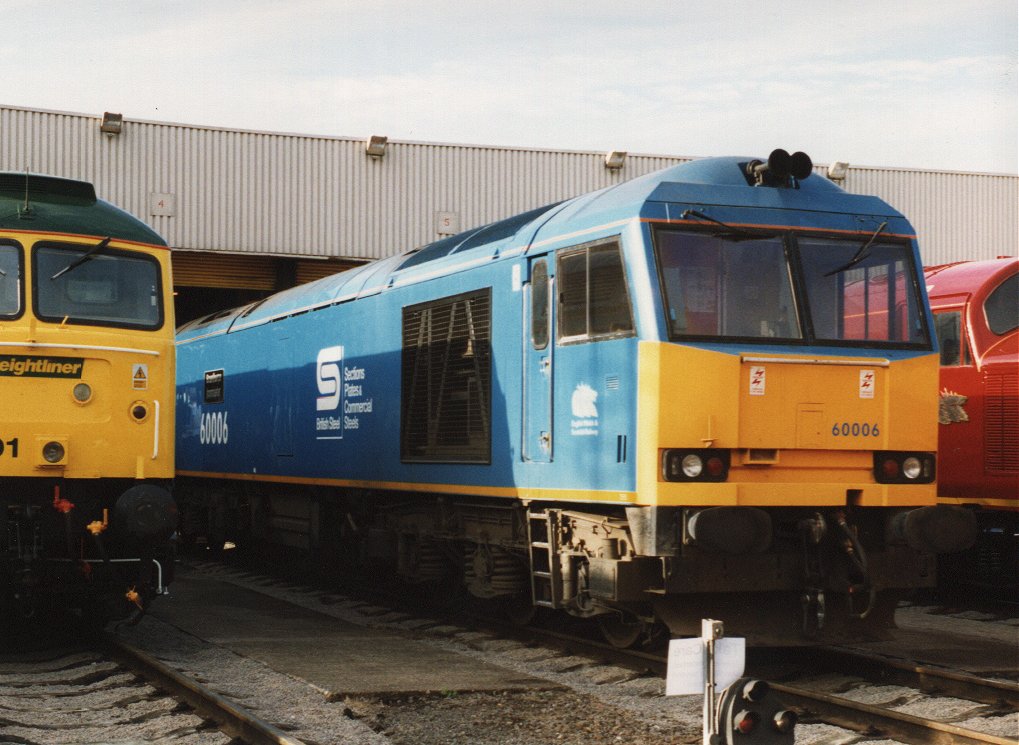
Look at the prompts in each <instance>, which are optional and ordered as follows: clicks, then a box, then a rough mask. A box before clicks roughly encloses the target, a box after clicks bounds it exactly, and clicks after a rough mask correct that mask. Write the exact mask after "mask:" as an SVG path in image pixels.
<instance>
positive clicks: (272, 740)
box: [0, 630, 302, 745]
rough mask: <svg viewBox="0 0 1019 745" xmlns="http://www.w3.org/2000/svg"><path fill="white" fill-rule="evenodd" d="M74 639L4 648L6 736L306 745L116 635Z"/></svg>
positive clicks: (33, 741)
mask: <svg viewBox="0 0 1019 745" xmlns="http://www.w3.org/2000/svg"><path fill="white" fill-rule="evenodd" d="M71 638H72V637H70V636H68V635H67V633H66V630H65V633H63V634H60V635H59V636H57V637H54V638H53V639H49V640H46V639H42V640H40V639H36V640H35V643H34V644H32V645H31V646H32V647H33V648H32V649H31V650H30V651H21V652H17V653H14V652H9V651H6V652H0V702H2V704H0V741H3V742H17V743H22V744H23V745H57V744H61V743H82V742H132V743H144V742H160V743H177V744H179V745H190V744H191V743H195V744H199V743H200V744H201V745H217V743H221V744H222V745H229V744H230V743H234V744H235V743H239V742H243V743H249V744H250V745H302V744H301V742H300V741H299V740H296V739H294V738H292V737H289V736H288V735H286V734H285V733H283V732H281V731H280V730H278V729H276V728H275V727H273V726H272V725H270V724H268V723H266V722H264V721H262V720H260V719H259V718H258V717H256V716H254V715H253V714H252V713H251V712H249V711H246V710H245V709H243V708H242V707H239V706H237V705H236V704H234V703H232V702H230V701H227V700H226V699H225V698H223V697H222V696H220V695H218V694H217V693H215V692H214V691H212V690H210V689H209V688H207V687H205V686H203V685H202V684H201V683H199V682H198V681H196V680H193V679H191V678H189V677H187V676H185V675H182V674H181V673H179V672H177V671H175V670H173V669H171V668H169V667H167V666H166V665H164V664H163V663H161V662H159V661H158V660H156V659H155V658H153V657H151V656H149V655H147V654H146V653H145V652H143V651H141V650H139V649H136V648H135V647H133V646H131V645H130V644H127V643H126V642H124V641H123V640H120V639H117V638H116V637H115V636H113V635H111V634H104V635H99V636H95V637H91V638H88V639H86V638H85V637H82V638H81V640H80V641H69V639H71ZM6 641H8V642H10V641H11V639H10V638H8V639H6ZM7 648H8V649H9V648H10V645H7Z"/></svg>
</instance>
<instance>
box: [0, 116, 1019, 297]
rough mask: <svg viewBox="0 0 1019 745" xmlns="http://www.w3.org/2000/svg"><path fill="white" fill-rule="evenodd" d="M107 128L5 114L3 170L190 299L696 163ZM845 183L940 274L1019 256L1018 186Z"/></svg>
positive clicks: (868, 176)
mask: <svg viewBox="0 0 1019 745" xmlns="http://www.w3.org/2000/svg"><path fill="white" fill-rule="evenodd" d="M101 124H102V118H101V117H98V116H89V115H84V114H73V113H66V112H55V111H43V110H36V109H25V108H16V107H10V106H0V170H14V171H22V170H29V171H32V172H36V173H48V174H54V175H59V176H65V177H68V178H77V179H83V180H86V181H91V182H93V183H94V184H95V185H96V191H97V192H98V193H99V195H100V196H101V197H102V198H104V199H107V200H109V201H111V202H114V203H115V204H117V205H119V206H121V207H123V208H124V209H126V210H128V211H129V212H131V213H133V214H135V215H137V216H138V217H140V218H142V219H143V220H145V221H146V222H148V223H149V224H150V225H151V226H152V227H153V228H154V229H155V230H156V231H158V232H159V233H160V234H161V235H163V236H164V237H165V238H166V240H167V241H168V242H169V243H170V245H171V246H173V247H174V248H175V249H178V250H177V251H176V252H175V259H174V267H175V271H176V276H177V283H178V285H180V286H182V287H216V288H245V289H248V290H252V291H261V292H265V291H266V290H271V289H277V288H280V287H285V286H289V285H291V284H293V283H294V282H300V281H306V280H308V279H313V278H315V277H318V276H322V275H324V274H327V273H330V272H334V271H338V270H339V269H340V268H343V267H344V266H347V265H349V264H350V263H353V262H358V261H364V260H370V259H375V258H380V257H384V256H388V255H391V254H394V253H398V252H400V251H403V250H406V249H408V248H413V247H415V246H419V245H422V244H424V243H427V242H430V241H432V240H435V239H436V238H438V237H440V236H441V235H443V234H447V233H454V232H457V231H458V230H460V229H466V228H470V227H473V226H477V225H482V224H485V223H487V222H491V221H493V220H496V219H499V218H502V217H507V216H509V215H513V214H516V213H518V212H522V211H524V210H527V209H530V208H533V207H537V206H540V205H543V204H547V203H549V202H553V201H558V200H561V199H564V198H567V197H571V196H574V195H576V194H581V193H583V192H587V191H591V190H594V189H599V188H602V187H605V186H609V185H611V184H613V183H618V182H620V181H624V180H627V179H630V178H633V177H635V176H639V175H641V174H644V173H648V172H651V171H654V170H658V169H660V168H664V167H666V166H669V165H673V164H676V163H679V162H682V161H684V160H688V159H689V158H685V157H679V156H653V155H637V154H629V155H628V156H626V157H625V161H624V164H623V166H622V168H619V169H610V168H607V167H606V154H605V153H595V152H571V151H539V150H526V149H518V148H502V147H483V146H467V145H444V144H433V143H419V142H389V143H387V144H385V147H384V154H382V155H381V156H378V157H372V156H370V155H368V154H367V152H366V147H365V145H366V143H365V141H364V140H362V139H354V138H345V137H322V136H307V135H299V134H281V133H272V132H255V131H246V130H225V129H217V128H211V127H200V126H193V125H182V124H168V123H159V122H147V121H136V120H124V121H123V122H122V128H121V131H120V132H119V134H106V133H103V132H101V131H100V127H101ZM779 144H781V143H779ZM717 154H718V155H729V154H731V153H717ZM758 155H760V154H758ZM764 155H766V154H764ZM817 171H818V172H819V173H821V174H824V173H825V172H826V167H825V166H819V167H818V168H817ZM840 183H841V185H842V186H843V188H845V189H847V190H849V191H852V192H858V193H872V194H876V195H878V196H880V197H882V198H883V199H885V200H886V201H888V202H889V203H891V204H892V205H894V206H895V207H896V208H898V209H899V210H900V211H902V212H903V213H904V214H905V215H907V216H908V217H909V219H910V220H911V221H912V222H913V225H914V226H915V227H916V228H917V231H918V233H919V236H920V241H921V247H922V251H923V254H924V262H925V263H926V264H940V263H946V262H949V261H956V260H962V259H978V258H989V257H994V256H999V255H1015V254H1016V253H1017V242H1019V238H1017V236H1019V176H1013V175H996V174H975V173H955V172H945V171H921V170H907V169H895V168H864V167H852V166H851V167H849V168H848V170H847V172H846V174H845V177H844V179H843V180H841V182H840ZM219 298H220V300H221V301H222V299H223V295H222V293H220V295H219ZM230 299H232V300H237V301H239V300H241V299H243V298H230ZM199 304H201V303H199Z"/></svg>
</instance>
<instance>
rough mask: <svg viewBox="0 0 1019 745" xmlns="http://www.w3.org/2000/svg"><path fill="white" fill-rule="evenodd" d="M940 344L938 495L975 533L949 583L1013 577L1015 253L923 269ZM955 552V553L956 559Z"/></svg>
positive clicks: (1018, 406) (1018, 344) (1018, 557)
mask: <svg viewBox="0 0 1019 745" xmlns="http://www.w3.org/2000/svg"><path fill="white" fill-rule="evenodd" d="M924 275H925V278H926V281H927V292H928V295H929V296H930V303H931V310H932V311H933V312H934V321H935V326H936V328H937V335H938V342H939V346H940V349H941V409H940V416H939V422H940V425H939V437H938V466H939V467H938V482H939V483H938V497H939V499H940V501H942V502H944V503H948V504H957V505H965V506H967V507H972V508H974V509H975V511H976V516H977V520H978V522H979V525H980V529H981V531H980V537H979V539H978V541H977V544H976V546H975V547H974V548H973V549H972V550H971V551H970V552H968V553H967V554H966V556H965V559H966V560H964V561H957V560H956V559H955V558H954V559H953V561H952V562H951V563H950V565H948V566H945V565H943V566H942V573H943V574H944V575H946V577H947V578H949V580H950V581H952V580H954V581H956V582H959V581H961V582H965V583H967V584H976V585H979V586H983V587H986V588H1008V589H1014V588H1015V587H1016V585H1017V584H1019V259H1017V258H1015V257H1003V258H998V259H994V260H989V261H967V262H960V263H955V264H946V265H943V266H933V267H928V268H927V269H925V270H924ZM957 558H962V557H957Z"/></svg>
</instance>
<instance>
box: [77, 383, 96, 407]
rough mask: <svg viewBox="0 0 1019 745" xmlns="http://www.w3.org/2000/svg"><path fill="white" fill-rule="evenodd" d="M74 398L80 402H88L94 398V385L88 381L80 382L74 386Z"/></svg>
mask: <svg viewBox="0 0 1019 745" xmlns="http://www.w3.org/2000/svg"><path fill="white" fill-rule="evenodd" d="M73 393H74V400H75V401H77V402H78V403H80V404H83V403H87V402H88V401H89V400H90V399H91V398H92V386H90V385H89V384H88V383H78V385H76V386H74V391H73Z"/></svg>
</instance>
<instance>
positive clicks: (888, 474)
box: [881, 458, 899, 479]
mask: <svg viewBox="0 0 1019 745" xmlns="http://www.w3.org/2000/svg"><path fill="white" fill-rule="evenodd" d="M881 473H883V474H884V475H885V478H887V479H897V478H899V462H898V461H897V460H895V459H894V458H888V459H887V460H885V462H884V463H882V464H881Z"/></svg>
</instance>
